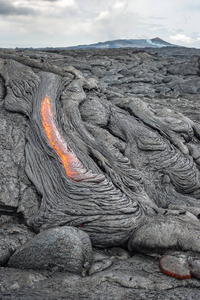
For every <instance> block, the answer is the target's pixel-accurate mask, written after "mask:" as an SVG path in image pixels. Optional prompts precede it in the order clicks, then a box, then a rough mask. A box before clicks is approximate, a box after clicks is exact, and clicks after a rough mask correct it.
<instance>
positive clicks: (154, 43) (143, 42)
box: [38, 37, 177, 50]
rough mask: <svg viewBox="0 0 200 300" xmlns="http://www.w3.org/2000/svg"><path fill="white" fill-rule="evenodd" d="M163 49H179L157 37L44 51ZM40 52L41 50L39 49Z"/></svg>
mask: <svg viewBox="0 0 200 300" xmlns="http://www.w3.org/2000/svg"><path fill="white" fill-rule="evenodd" d="M146 47H153V48H161V47H177V46H176V45H173V44H170V43H168V42H165V41H163V40H162V39H160V38H158V37H156V38H153V39H131V40H126V39H120V40H114V41H106V42H99V43H96V44H89V45H79V46H71V47H56V48H54V47H52V48H43V50H44V49H59V50H71V49H110V48H146ZM38 50H39V49H38Z"/></svg>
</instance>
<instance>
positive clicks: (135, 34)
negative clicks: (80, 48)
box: [0, 0, 200, 48]
mask: <svg viewBox="0 0 200 300" xmlns="http://www.w3.org/2000/svg"><path fill="white" fill-rule="evenodd" d="M0 28H1V31H0V47H10V48H15V47H47V46H49V47H51V46H52V47H62V46H63V47H64V46H74V45H80V44H91V43H96V42H100V41H101V42H103V41H106V40H114V39H137V38H145V39H151V38H154V37H160V38H162V39H164V40H166V41H167V42H171V43H174V44H178V45H183V46H187V47H196V48H200V0H0Z"/></svg>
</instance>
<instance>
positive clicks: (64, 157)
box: [41, 97, 94, 181]
mask: <svg viewBox="0 0 200 300" xmlns="http://www.w3.org/2000/svg"><path fill="white" fill-rule="evenodd" d="M41 116H42V124H43V127H44V130H45V133H46V135H47V137H48V140H49V142H50V144H51V146H52V147H53V149H54V150H55V151H56V153H57V154H58V156H59V159H60V161H61V162H62V164H63V166H64V168H65V170H66V173H67V176H68V177H69V178H71V179H73V180H75V181H81V180H84V179H86V178H87V177H88V176H85V175H86V174H87V175H90V176H89V177H91V175H93V177H94V174H91V172H88V171H87V170H86V168H85V167H84V166H83V165H82V163H81V162H80V161H79V159H78V158H77V157H76V155H75V154H74V152H73V151H72V150H71V149H70V148H69V147H68V145H67V143H66V141H65V140H64V138H63V137H62V135H61V134H60V132H59V130H58V128H57V126H56V122H55V119H54V115H53V111H52V108H51V102H50V100H49V98H48V97H45V99H44V101H43V102H42V105H41Z"/></svg>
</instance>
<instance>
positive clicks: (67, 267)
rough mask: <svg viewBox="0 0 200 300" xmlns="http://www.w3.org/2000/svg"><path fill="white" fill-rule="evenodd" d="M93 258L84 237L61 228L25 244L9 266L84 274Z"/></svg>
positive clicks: (88, 243)
mask: <svg viewBox="0 0 200 300" xmlns="http://www.w3.org/2000/svg"><path fill="white" fill-rule="evenodd" d="M92 258H93V257H92V246H91V242H90V238H89V236H88V235H87V233H85V232H83V231H81V230H78V229H76V228H73V227H69V226H63V227H56V228H52V229H48V230H45V231H43V232H41V233H40V234H38V235H37V236H36V237H35V238H33V239H32V240H30V241H28V242H27V243H25V244H24V245H23V246H21V247H20V248H19V249H18V250H17V251H16V252H15V253H14V254H13V256H12V257H11V259H10V260H9V263H8V266H9V267H15V268H22V269H36V270H41V269H43V270H50V269H54V271H55V270H58V271H70V272H72V273H77V274H85V273H86V271H87V270H88V269H89V267H90V265H91V263H92Z"/></svg>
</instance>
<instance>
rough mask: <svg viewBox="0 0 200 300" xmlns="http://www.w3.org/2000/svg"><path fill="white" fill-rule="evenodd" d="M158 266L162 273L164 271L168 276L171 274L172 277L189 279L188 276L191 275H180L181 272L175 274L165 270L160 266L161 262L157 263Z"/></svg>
mask: <svg viewBox="0 0 200 300" xmlns="http://www.w3.org/2000/svg"><path fill="white" fill-rule="evenodd" d="M159 267H160V269H161V271H162V272H163V273H165V274H167V275H169V276H173V277H176V278H179V279H190V278H192V276H191V275H183V274H182V275H181V274H179V275H177V274H174V273H172V272H170V271H167V270H165V269H164V268H163V267H162V265H161V263H159Z"/></svg>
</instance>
